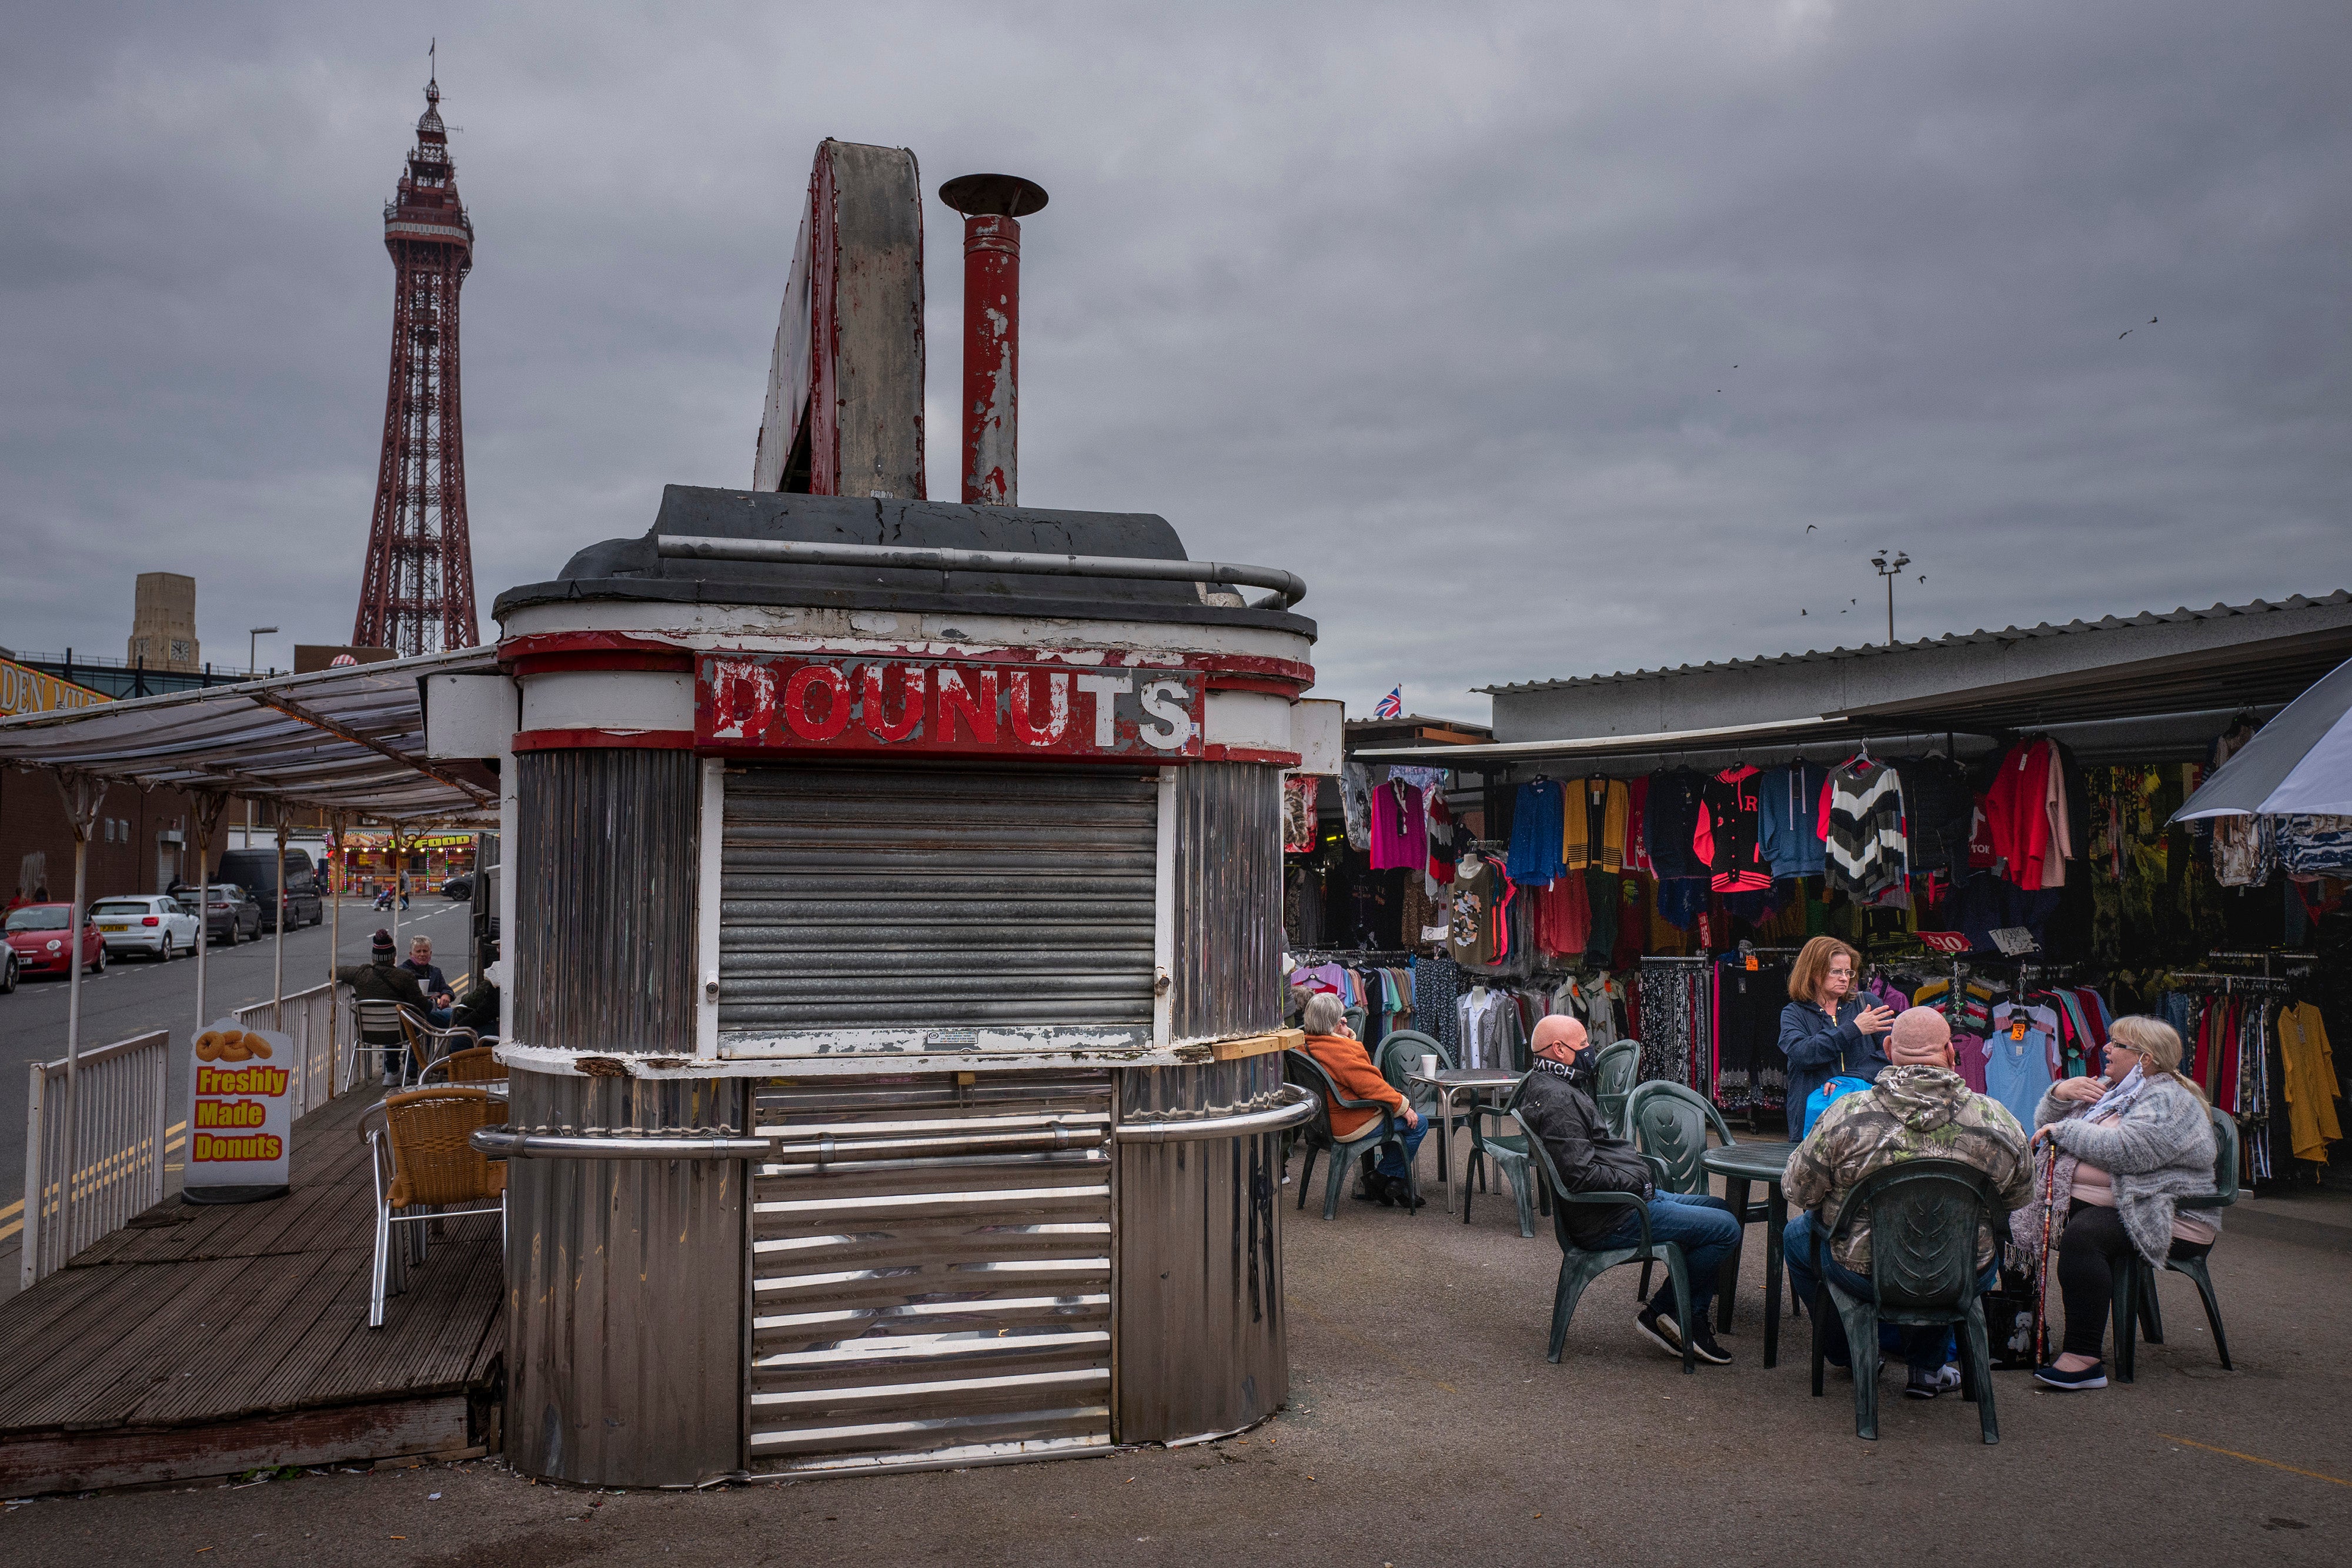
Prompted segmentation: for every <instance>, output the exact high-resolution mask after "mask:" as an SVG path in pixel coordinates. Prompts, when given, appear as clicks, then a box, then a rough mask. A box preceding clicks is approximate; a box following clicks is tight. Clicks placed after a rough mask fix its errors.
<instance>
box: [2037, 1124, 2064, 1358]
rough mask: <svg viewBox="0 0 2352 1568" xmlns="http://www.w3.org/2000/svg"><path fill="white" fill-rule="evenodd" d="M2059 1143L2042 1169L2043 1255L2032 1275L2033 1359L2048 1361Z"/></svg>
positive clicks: (2054, 1146)
mask: <svg viewBox="0 0 2352 1568" xmlns="http://www.w3.org/2000/svg"><path fill="white" fill-rule="evenodd" d="M2057 1186H2058V1142H2057V1140H2056V1139H2054V1138H2053V1139H2052V1140H2051V1142H2050V1158H2049V1160H2048V1162H2047V1163H2045V1164H2044V1165H2043V1166H2042V1251H2041V1253H2040V1256H2039V1260H2038V1261H2037V1262H2036V1264H2035V1266H2034V1273H2033V1359H2034V1361H2035V1362H2036V1363H2043V1362H2046V1361H2047V1359H2048V1358H2047V1357H2046V1356H2045V1355H2044V1354H2042V1353H2043V1352H2044V1351H2045V1350H2046V1349H2048V1346H2047V1345H2045V1344H2044V1343H2042V1334H2043V1333H2044V1332H2046V1331H2045V1330H2044V1328H2043V1324H2044V1323H2046V1322H2048V1321H2049V1314H2050V1236H2051V1232H2052V1231H2053V1229H2055V1228H2056V1226H2055V1221H2056V1220H2057V1218H2058V1194H2057V1191H2056V1187H2057Z"/></svg>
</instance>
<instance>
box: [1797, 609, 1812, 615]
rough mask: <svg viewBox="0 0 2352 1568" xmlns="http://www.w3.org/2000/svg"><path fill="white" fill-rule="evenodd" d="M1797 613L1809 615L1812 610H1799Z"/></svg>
mask: <svg viewBox="0 0 2352 1568" xmlns="http://www.w3.org/2000/svg"><path fill="white" fill-rule="evenodd" d="M1797 613H1798V614H1800V615H1811V613H1812V612H1811V611H1810V610H1800V611H1798V612H1797Z"/></svg>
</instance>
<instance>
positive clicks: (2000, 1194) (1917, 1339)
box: [1782, 1008, 2033, 1398]
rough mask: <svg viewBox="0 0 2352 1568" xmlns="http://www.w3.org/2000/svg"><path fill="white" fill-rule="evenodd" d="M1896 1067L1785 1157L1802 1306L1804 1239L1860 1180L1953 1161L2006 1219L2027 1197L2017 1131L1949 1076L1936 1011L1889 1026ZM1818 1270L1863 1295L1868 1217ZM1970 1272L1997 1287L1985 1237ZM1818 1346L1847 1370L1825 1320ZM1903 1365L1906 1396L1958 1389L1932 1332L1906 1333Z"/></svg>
mask: <svg viewBox="0 0 2352 1568" xmlns="http://www.w3.org/2000/svg"><path fill="white" fill-rule="evenodd" d="M1886 1057H1887V1060H1888V1061H1889V1062H1891V1063H1892V1064H1893V1065H1891V1066H1890V1067H1888V1068H1887V1069H1886V1070H1885V1071H1883V1072H1881V1073H1880V1074H1879V1075H1878V1082H1875V1083H1874V1084H1872V1085H1871V1086H1870V1087H1868V1088H1867V1089H1857V1090H1854V1091H1853V1092H1849V1093H1846V1094H1843V1095H1841V1096H1840V1097H1839V1098H1837V1099H1835V1100H1832V1102H1830V1104H1829V1107H1828V1109H1826V1110H1824V1111H1823V1112H1822V1115H1821V1120H1819V1121H1818V1122H1816V1123H1814V1124H1813V1130H1812V1132H1811V1134H1808V1135H1807V1136H1806V1138H1805V1141H1804V1142H1803V1143H1801V1144H1799V1145H1797V1147H1796V1151H1795V1152H1794V1153H1793V1154H1791V1155H1790V1157H1789V1174H1788V1177H1787V1180H1786V1181H1785V1183H1784V1184H1783V1186H1782V1190H1783V1191H1784V1192H1785V1193H1786V1194H1787V1195H1788V1197H1789V1200H1790V1203H1792V1204H1795V1205H1797V1206H1798V1207H1802V1208H1804V1209H1807V1210H1809V1211H1811V1212H1807V1213H1804V1214H1800V1215H1799V1216H1797V1218H1794V1219H1792V1220H1790V1222H1789V1228H1788V1229H1787V1230H1786V1231H1785V1232H1783V1239H1784V1241H1785V1242H1786V1244H1787V1257H1788V1260H1789V1278H1790V1284H1791V1285H1792V1286H1793V1287H1794V1289H1795V1290H1796V1291H1797V1295H1798V1299H1799V1300H1801V1301H1804V1302H1806V1303H1807V1305H1808V1306H1809V1307H1810V1305H1811V1301H1812V1299H1813V1285H1814V1280H1813V1273H1812V1256H1813V1237H1814V1235H1815V1234H1816V1232H1817V1231H1818V1230H1819V1229H1820V1228H1821V1227H1822V1226H1824V1225H1826V1224H1828V1223H1829V1220H1830V1219H1831V1218H1832V1217H1833V1216H1834V1215H1835V1214H1836V1212H1837V1207H1838V1205H1839V1204H1840V1203H1841V1202H1843V1200H1844V1198H1845V1196H1846V1194H1848V1193H1849V1192H1852V1191H1853V1189H1854V1187H1855V1186H1859V1185H1860V1184H1861V1182H1862V1181H1863V1179H1864V1177H1865V1176H1870V1175H1871V1174H1872V1173H1874V1172H1876V1171H1880V1170H1884V1169H1885V1167H1887V1166H1891V1165H1895V1164H1899V1163H1900V1162H1902V1161H1904V1160H1916V1159H1947V1160H1961V1161H1964V1162H1966V1163H1967V1164H1969V1165H1971V1166H1976V1167H1977V1168H1978V1169H1979V1170H1980V1171H1983V1172H1984V1173H1985V1174H1986V1175H1988V1176H1991V1177H1992V1182H1993V1191H1994V1201H1995V1203H1996V1204H1997V1205H1998V1206H1999V1207H2000V1210H2001V1211H2002V1212H2003V1213H2006V1211H2008V1210H2010V1209H2012V1208H2015V1207H2018V1206H2019V1205H2021V1204H2022V1203H2024V1202H2025V1200H2026V1199H2027V1198H2028V1197H2031V1196H2032V1191H2033V1169H2032V1162H2031V1159H2030V1158H2029V1155H2028V1143H2027V1138H2026V1134H2025V1129H2024V1128H2022V1127H2021V1126H2019V1125H2018V1124H2017V1118H2016V1117H2015V1116H2012V1115H2011V1114H2010V1113H2009V1109H2008V1107H2007V1106H2004V1105H2002V1104H2000V1103H1999V1102H1998V1101H1995V1100H1993V1099H1990V1097H1988V1096H1986V1095H1983V1094H1979V1093H1977V1092H1974V1091H1973V1090H1971V1089H1969V1086H1968V1083H1967V1082H1966V1081H1964V1080H1963V1079H1962V1078H1961V1077H1960V1075H1959V1074H1958V1073H1957V1072H1955V1071H1952V1032H1951V1026H1950V1025H1948V1023H1946V1022H1945V1021H1944V1016H1943V1015H1942V1014H1941V1013H1939V1012H1937V1011H1936V1010H1935V1009H1933V1008H1913V1009H1911V1010H1910V1011H1908V1012H1906V1013H1905V1014H1903V1015H1902V1016H1901V1017H1900V1018H1897V1019H1895V1027H1894V1028H1893V1029H1892V1030H1889V1031H1888V1033H1887V1037H1886ZM1828 1242H1829V1246H1828V1249H1827V1251H1828V1257H1827V1258H1826V1259H1825V1260H1824V1266H1825V1271H1826V1272H1827V1273H1828V1275H1829V1277H1830V1280H1831V1281H1832V1283H1834V1284H1836V1285H1837V1286H1838V1287H1839V1288H1840V1289H1842V1290H1843V1291H1846V1292H1847V1293H1848V1294H1851V1295H1859V1296H1867V1295H1868V1294H1869V1293H1870V1281H1869V1280H1868V1278H1867V1277H1866V1276H1867V1275H1868V1274H1869V1273H1870V1217H1869V1216H1868V1215H1867V1214H1863V1213H1857V1214H1855V1215H1854V1217H1853V1219H1852V1221H1851V1222H1850V1223H1849V1225H1848V1226H1847V1228H1846V1229H1845V1230H1844V1231H1843V1233H1842V1234H1840V1235H1837V1236H1833V1237H1830V1238H1828ZM1977 1267H1978V1268H1979V1270H1982V1271H1983V1278H1982V1281H1981V1284H1982V1287H1983V1288H1984V1289H1988V1290H1990V1288H1991V1287H1992V1286H1993V1285H1994V1284H1995V1283H1997V1282H1998V1281H1999V1279H2000V1248H1999V1240H1998V1238H1996V1237H1995V1235H1994V1234H1993V1231H1992V1229H1991V1228H1990V1227H1989V1226H1988V1227H1982V1228H1979V1230H1978V1233H1977ZM1817 1327H1818V1332H1820V1333H1823V1334H1825V1335H1826V1336H1827V1340H1828V1343H1827V1345H1826V1347H1825V1350H1826V1354H1827V1356H1828V1358H1829V1360H1830V1361H1831V1362H1832V1363H1834V1364H1837V1365H1840V1366H1843V1365H1846V1364H1847V1361H1848V1356H1847V1346H1846V1343H1845V1332H1844V1325H1843V1323H1841V1322H1839V1321H1838V1317H1837V1314H1836V1313H1835V1312H1831V1313H1828V1314H1826V1315H1825V1316H1824V1317H1823V1319H1822V1322H1821V1323H1820V1324H1819V1325H1817ZM1902 1338H1903V1352H1904V1359H1905V1360H1906V1362H1907V1363H1909V1364H1910V1368H1911V1381H1910V1385H1909V1386H1908V1387H1906V1389H1905V1392H1906V1393H1907V1394H1910V1395H1912V1396H1914V1397H1918V1398H1933V1397H1935V1396H1936V1395H1937V1393H1939V1392H1943V1391H1946V1390H1947V1389H1949V1388H1957V1387H1958V1386H1959V1372H1958V1368H1957V1367H1953V1366H1949V1365H1948V1364H1947V1363H1948V1359H1949V1358H1948V1342H1949V1335H1948V1331H1947V1330H1944V1329H1941V1328H1928V1329H1918V1328H1912V1329H1906V1330H1904V1331H1903V1334H1902Z"/></svg>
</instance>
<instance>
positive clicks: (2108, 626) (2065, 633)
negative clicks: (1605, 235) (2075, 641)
mask: <svg viewBox="0 0 2352 1568" xmlns="http://www.w3.org/2000/svg"><path fill="white" fill-rule="evenodd" d="M2346 604H2352V591H2347V590H2344V589H2340V588H2339V589H2337V590H2336V591H2335V592H2333V593H2331V594H2329V595H2327V596H2326V598H2324V599H2307V598H2305V597H2304V596H2303V595H2302V594H2299V593H2298V594H2296V595H2294V597H2293V598H2291V599H2287V600H2284V601H2281V602H2279V603H2277V604H2272V603H2269V602H2267V601H2263V600H2260V599H2257V600H2254V601H2252V602H2251V603H2246V604H2216V605H2214V606H2213V607H2212V608H2210V610H2191V609H2189V608H2188V607H2187V606H2186V605H2183V606H2182V607H2181V608H2179V609H2178V610H2175V611H2173V612H2170V613H2169V614H2160V613H2158V612H2155V611H2151V610H2144V611H2142V612H2139V613H2138V614H2137V615H2133V616H2116V615H2105V616H2101V617H2100V618H2099V619H2098V620H2096V621H2082V620H2074V621H2069V622H2066V623H2065V624H2064V625H2063V626H2053V625H2052V624H2051V623H2050V622H2047V621H2044V622H2042V623H2041V624H2039V625H2036V626H2007V627H2003V628H2002V629H2001V630H2000V631H1998V632H1991V631H1987V630H1984V629H1983V628H1979V629H1978V630H1976V631H1974V632H1947V633H1946V634H1945V635H1943V636H1941V637H1922V638H1919V639H1918V640H1916V642H1910V643H1897V644H1895V645H1894V646H1892V647H1889V646H1887V645H1885V644H1884V643H1874V644H1865V645H1864V646H1862V647H1858V648H1844V647H1839V648H1831V649H1827V650H1822V649H1808V650H1806V651H1805V652H1804V653H1765V654H1759V655H1758V656H1757V657H1755V658H1750V659H1723V660H1709V661H1708V662H1706V664H1677V665H1675V666H1674V667H1673V668H1671V669H1664V668H1661V669H1655V670H1619V671H1616V672H1614V673H1613V674H1606V675H1601V674H1593V675H1571V676H1567V677H1564V678H1561V679H1558V680H1549V681H1524V682H1517V683H1513V684H1511V685H1497V686H1476V687H1473V688H1472V689H1473V690H1475V691H1478V692H1482V693H1484V694H1486V695H1489V696H1492V695H1499V694H1502V693H1505V692H1551V691H1568V690H1571V689H1573V688H1575V687H1578V686H1592V685H1609V684H1611V683H1613V682H1618V681H1639V680H1657V679H1662V678H1664V677H1665V676H1668V675H1690V674H1706V673H1710V672H1715V671H1723V670H1755V669H1763V668H1766V667H1768V666H1771V665H1779V664H1826V663H1830V662H1832V661H1835V660H1839V659H1885V658H1895V657H1900V656H1901V655H1903V654H1906V653H1919V652H1924V651H1927V650H1931V649H1938V648H1958V647H1967V646H1971V645H1982V644H1986V643H2019V642H2023V641H2026V640H2027V639H2030V638H2041V637H2072V636H2082V635H2085V634H2090V633H2095V632H2122V631H2129V630H2133V629H2137V628H2140V627H2148V626H2164V625H2177V624H2180V623H2183V622H2197V621H2224V620H2230V619H2232V618H2234V617H2237V616H2242V615H2265V614H2276V613H2278V612H2282V611H2290V610H2310V609H2320V608H2326V607H2331V606H2340V605H2346Z"/></svg>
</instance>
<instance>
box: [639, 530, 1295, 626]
mask: <svg viewBox="0 0 2352 1568" xmlns="http://www.w3.org/2000/svg"><path fill="white" fill-rule="evenodd" d="M654 549H655V551H656V553H657V554H659V555H662V556H665V557H667V558H669V559H674V560H677V559H684V560H759V561H772V562H776V563H779V564H783V565H793V566H866V567H889V568H895V569H898V570H914V571H1003V572H1011V573H1013V575H1015V576H1019V577H1124V578H1145V579H1150V580H1155V581H1163V582H1237V583H1242V584H1244V585H1245V586H1247V587H1250V588H1270V589H1272V590H1274V592H1273V593H1272V594H1271V595H1269V596H1268V597H1266V598H1265V599H1262V600H1260V601H1257V602H1256V603H1255V604H1253V605H1251V606H1250V608H1251V609H1253V610H1287V609H1289V608H1290V607H1291V606H1292V605H1294V604H1296V603H1297V602H1298V601H1300V600H1302V599H1304V598H1306V597H1307V583H1306V581H1305V580H1303V579H1301V578H1300V577H1299V575H1298V574H1297V572H1294V571H1284V570H1281V569H1280V568H1279V567H1271V566H1236V565H1234V564H1233V563H1231V562H1229V561H1221V560H1161V559H1156V558H1151V557H1145V556H1125V555H1045V554H1040V553H1036V552H1034V551H1028V550H989V549H913V548H908V547H902V546H892V545H848V544H808V543H803V542H801V541H799V540H796V539H729V538H714V537H712V536H710V535H708V534H674V535H671V536H669V537H667V538H659V539H656V540H655V541H654Z"/></svg>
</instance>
